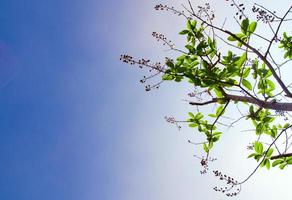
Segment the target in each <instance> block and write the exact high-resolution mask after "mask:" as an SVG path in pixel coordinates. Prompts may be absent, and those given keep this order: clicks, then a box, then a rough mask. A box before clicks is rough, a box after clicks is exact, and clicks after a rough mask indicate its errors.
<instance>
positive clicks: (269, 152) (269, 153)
mask: <svg viewBox="0 0 292 200" xmlns="http://www.w3.org/2000/svg"><path fill="white" fill-rule="evenodd" d="M273 151H274V150H273V149H272V148H270V149H269V150H268V152H267V155H266V157H268V158H269V157H271V155H272V154H273Z"/></svg>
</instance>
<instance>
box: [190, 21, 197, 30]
mask: <svg viewBox="0 0 292 200" xmlns="http://www.w3.org/2000/svg"><path fill="white" fill-rule="evenodd" d="M191 25H192V27H193V29H195V28H196V26H197V21H196V20H194V21H192V23H191Z"/></svg>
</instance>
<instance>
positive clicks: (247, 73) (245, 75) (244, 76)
mask: <svg viewBox="0 0 292 200" xmlns="http://www.w3.org/2000/svg"><path fill="white" fill-rule="evenodd" d="M250 69H251V68H250V67H248V68H246V69H245V70H244V71H243V74H242V77H243V78H246V77H248V75H249V73H250Z"/></svg>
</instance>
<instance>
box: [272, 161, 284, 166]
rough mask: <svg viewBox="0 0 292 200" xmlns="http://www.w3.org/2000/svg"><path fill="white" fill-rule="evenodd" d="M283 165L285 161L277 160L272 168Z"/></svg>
mask: <svg viewBox="0 0 292 200" xmlns="http://www.w3.org/2000/svg"><path fill="white" fill-rule="evenodd" d="M281 163H283V160H275V161H274V162H273V163H272V166H273V167H275V166H277V165H279V164H281Z"/></svg>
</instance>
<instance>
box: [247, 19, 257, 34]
mask: <svg viewBox="0 0 292 200" xmlns="http://www.w3.org/2000/svg"><path fill="white" fill-rule="evenodd" d="M256 28H257V22H252V23H250V25H249V26H248V35H251V34H252V33H253V32H254V31H255V30H256Z"/></svg>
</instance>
